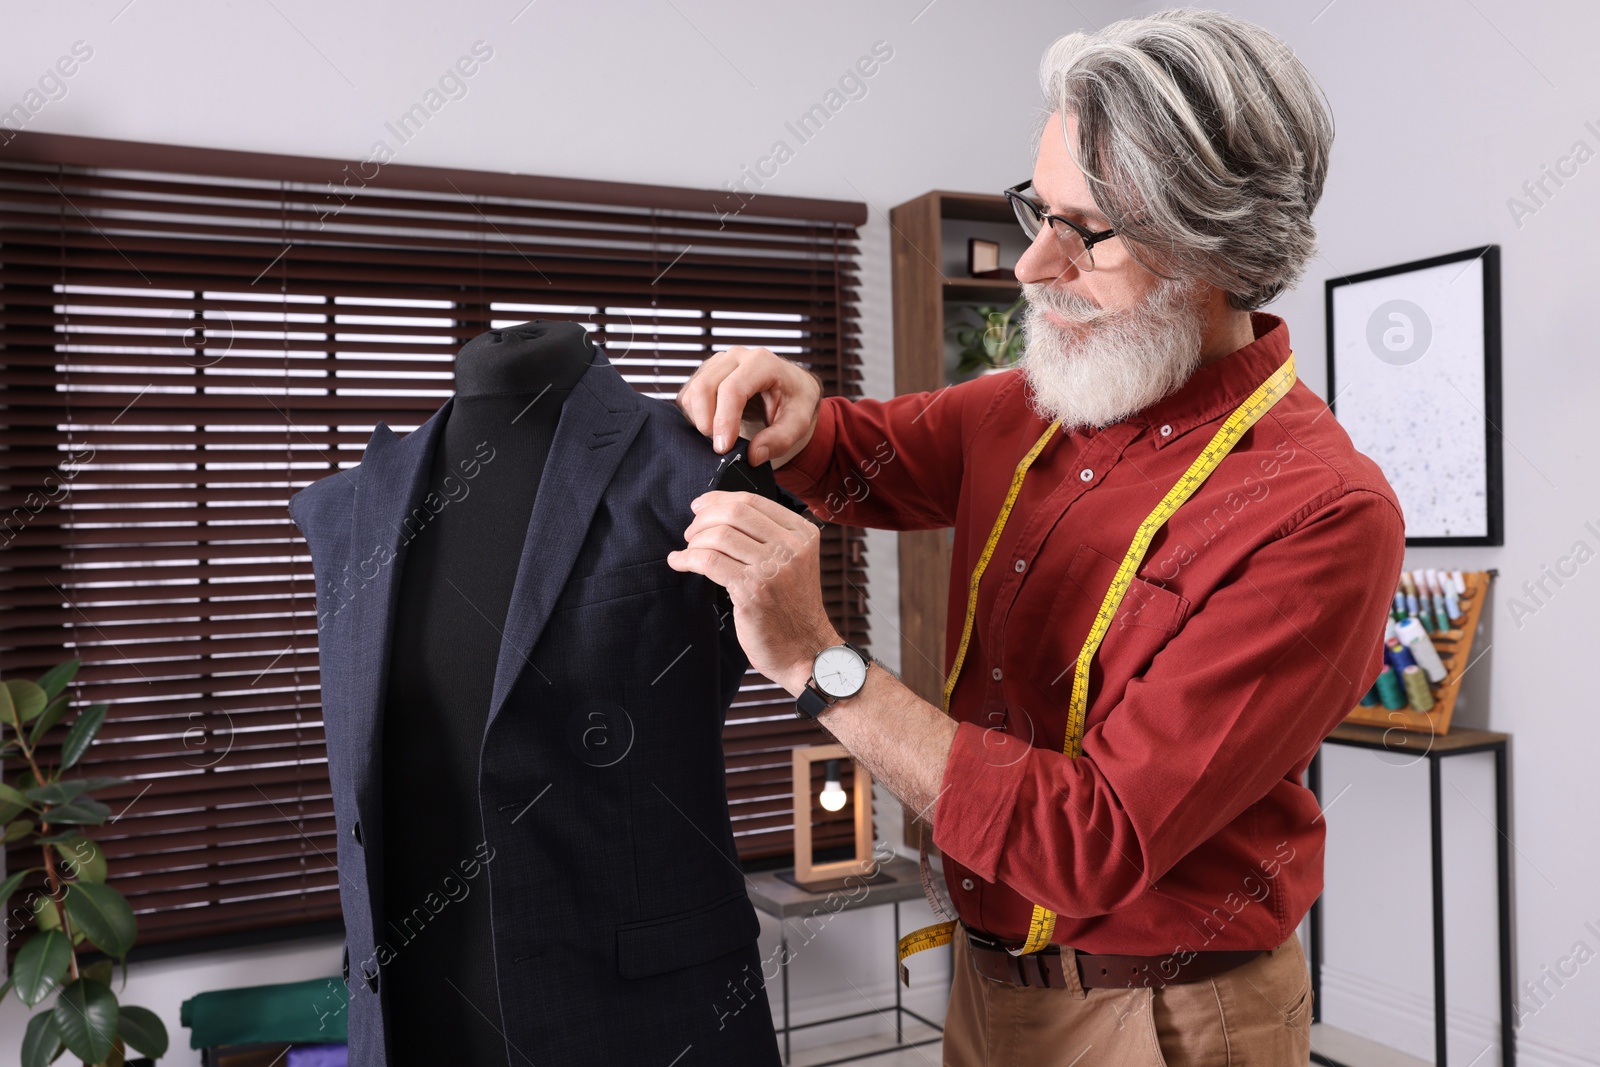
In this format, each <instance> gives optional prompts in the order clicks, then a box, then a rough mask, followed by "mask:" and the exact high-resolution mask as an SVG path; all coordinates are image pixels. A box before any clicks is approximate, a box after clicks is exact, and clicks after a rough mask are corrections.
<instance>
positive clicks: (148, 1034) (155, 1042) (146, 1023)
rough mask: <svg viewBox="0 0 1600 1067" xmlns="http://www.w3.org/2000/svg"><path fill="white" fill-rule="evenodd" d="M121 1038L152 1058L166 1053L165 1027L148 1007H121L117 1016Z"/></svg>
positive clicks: (155, 1058)
mask: <svg viewBox="0 0 1600 1067" xmlns="http://www.w3.org/2000/svg"><path fill="white" fill-rule="evenodd" d="M118 1024H119V1028H120V1029H121V1031H122V1040H124V1041H126V1042H127V1043H128V1044H130V1045H132V1046H133V1047H134V1050H135V1051H137V1052H142V1053H144V1054H145V1055H146V1056H149V1057H150V1058H151V1059H153V1060H159V1059H160V1058H161V1057H162V1056H165V1055H166V1054H167V1028H166V1025H165V1024H163V1023H162V1021H161V1019H160V1017H159V1016H157V1015H156V1013H155V1012H153V1011H151V1010H150V1009H149V1008H135V1007H132V1006H129V1007H125V1008H123V1009H122V1011H121V1013H120V1014H119V1017H118Z"/></svg>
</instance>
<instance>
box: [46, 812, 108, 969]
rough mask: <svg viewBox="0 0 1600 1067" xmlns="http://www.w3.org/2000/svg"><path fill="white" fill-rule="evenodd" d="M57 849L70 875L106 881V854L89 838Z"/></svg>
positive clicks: (57, 845) (58, 845)
mask: <svg viewBox="0 0 1600 1067" xmlns="http://www.w3.org/2000/svg"><path fill="white" fill-rule="evenodd" d="M55 848H56V851H57V852H59V853H60V854H61V858H62V860H64V861H65V862H66V864H67V866H68V867H69V868H70V869H71V870H70V873H71V874H72V876H73V877H74V878H77V879H78V880H80V881H84V882H104V881H105V880H106V854H105V852H104V851H103V850H102V849H101V848H100V846H99V845H98V844H96V843H95V842H93V841H91V840H89V838H87V837H84V836H83V835H82V834H79V835H77V836H76V837H72V838H69V839H67V840H66V841H57V842H56V843H55ZM110 984H111V980H110V979H109V978H108V979H106V985H110Z"/></svg>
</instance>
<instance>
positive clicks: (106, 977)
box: [78, 958, 117, 985]
mask: <svg viewBox="0 0 1600 1067" xmlns="http://www.w3.org/2000/svg"><path fill="white" fill-rule="evenodd" d="M78 973H79V974H80V975H82V976H83V977H85V978H93V979H94V980H95V981H96V982H104V983H105V984H106V985H110V984H111V978H112V976H113V975H114V974H116V973H117V964H116V961H115V960H112V959H110V958H107V959H103V960H96V961H95V962H93V963H91V964H89V965H88V966H86V967H79V968H78Z"/></svg>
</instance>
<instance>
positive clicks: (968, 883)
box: [961, 878, 972, 893]
mask: <svg viewBox="0 0 1600 1067" xmlns="http://www.w3.org/2000/svg"><path fill="white" fill-rule="evenodd" d="M961 888H962V889H965V890H966V891H967V892H969V893H970V892H972V879H971V878H963V879H961Z"/></svg>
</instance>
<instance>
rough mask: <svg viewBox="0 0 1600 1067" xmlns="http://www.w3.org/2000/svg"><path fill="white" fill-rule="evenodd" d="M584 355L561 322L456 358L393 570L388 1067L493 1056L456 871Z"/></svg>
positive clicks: (386, 795) (476, 938)
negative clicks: (519, 580) (533, 526)
mask: <svg viewBox="0 0 1600 1067" xmlns="http://www.w3.org/2000/svg"><path fill="white" fill-rule="evenodd" d="M593 358H594V348H593V345H592V344H591V342H590V341H589V338H588V335H587V333H586V332H585V330H584V329H583V327H582V326H580V325H578V324H576V323H561V322H543V321H540V322H528V323H522V324H520V325H518V326H515V327H512V328H510V329H506V330H497V331H492V332H489V333H485V334H482V335H480V336H478V337H476V338H474V339H473V340H472V341H470V342H468V343H467V344H466V345H465V346H464V347H463V348H462V349H461V350H460V352H459V353H458V354H457V356H456V362H455V377H456V383H455V384H456V393H455V396H454V398H453V399H452V400H451V402H450V403H451V407H450V410H449V412H448V414H447V418H446V421H445V424H444V427H443V432H442V435H441V436H440V438H439V443H438V446H437V447H436V448H435V450H434V455H433V459H432V463H431V467H430V470H429V472H428V475H427V479H426V485H427V490H428V493H429V494H430V495H429V496H427V497H426V498H425V499H424V506H423V508H422V509H421V511H420V512H413V516H414V518H413V520H411V522H410V525H409V527H408V531H409V536H410V538H411V540H410V541H409V544H408V545H407V548H406V550H405V553H404V555H403V556H402V557H401V558H400V559H399V560H397V561H396V564H395V565H396V566H398V567H400V568H401V571H400V573H399V574H398V576H397V577H398V579H399V589H398V595H397V597H396V602H395V609H394V636H393V641H392V643H391V646H390V653H389V665H388V686H387V693H388V697H387V700H386V702H385V705H384V707H383V711H382V720H381V721H382V725H381V728H380V729H381V736H382V748H383V755H382V760H383V764H382V765H383V773H382V781H383V810H384V822H383V825H384V831H383V833H384V849H383V854H384V869H383V882H382V909H383V919H384V923H383V927H384V930H385V933H384V934H383V935H381V936H384V937H386V938H388V939H389V940H390V942H391V943H392V944H394V945H396V946H397V951H396V956H395V959H394V960H393V962H391V963H390V964H388V965H387V966H386V967H385V968H384V972H385V981H386V982H387V983H388V988H387V990H386V997H387V1001H388V1005H387V1012H386V1015H387V1018H388V1019H389V1020H390V1041H389V1045H388V1047H389V1050H390V1058H389V1062H390V1063H391V1064H393V1065H396V1067H409V1065H411V1064H417V1065H423V1064H427V1065H429V1067H431V1065H434V1064H439V1063H503V1062H505V1057H506V1045H505V1039H504V1038H503V1037H502V1036H501V1033H502V1031H503V1030H504V1026H503V1025H502V1021H501V1017H500V1005H499V998H498V992H497V984H496V981H495V967H494V963H493V961H494V944H493V939H492V935H491V924H490V910H489V885H488V876H487V875H480V876H479V877H477V878H473V879H468V878H465V877H463V871H462V868H461V864H462V863H463V861H467V860H469V859H471V858H472V857H473V856H474V846H475V845H477V844H478V843H479V842H481V841H483V840H484V832H483V820H482V816H481V813H480V811H479V799H478V797H479V793H478V767H479V755H480V748H481V746H482V743H483V737H484V729H485V725H486V723H487V720H488V717H489V704H490V697H491V690H492V688H493V684H494V676H495V665H496V661H497V658H498V655H499V648H500V642H501V634H502V632H503V631H504V629H505V620H506V612H507V609H508V606H509V605H510V601H511V592H512V585H513V580H514V578H515V576H516V573H517V565H518V560H519V558H520V557H521V554H522V548H523V542H524V540H525V539H526V537H527V535H528V522H529V518H530V515H531V514H532V511H533V503H534V497H535V495H536V494H537V492H538V490H539V483H540V478H541V475H542V473H543V471H544V466H545V460H546V458H547V456H548V455H549V452H550V446H551V442H552V441H553V440H554V438H555V432H556V424H557V422H558V420H559V419H560V417H561V411H562V405H563V404H564V403H565V401H566V399H567V396H568V395H569V394H570V393H571V392H572V390H573V388H575V387H576V386H577V383H578V379H579V378H580V377H582V375H583V373H584V371H585V370H586V369H587V368H588V367H589V365H590V363H591V361H592V359H593ZM419 525H420V528H418V527H419ZM491 866H492V864H491ZM451 879H453V880H451ZM425 902H426V903H425ZM430 904H431V907H430ZM419 909H420V910H419ZM408 916H409V917H411V922H410V923H409V924H407V922H406V920H407V917H408ZM446 978H448V979H449V981H448V982H447V981H446ZM452 984H453V985H454V986H455V988H454V989H452V988H451V986H452Z"/></svg>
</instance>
